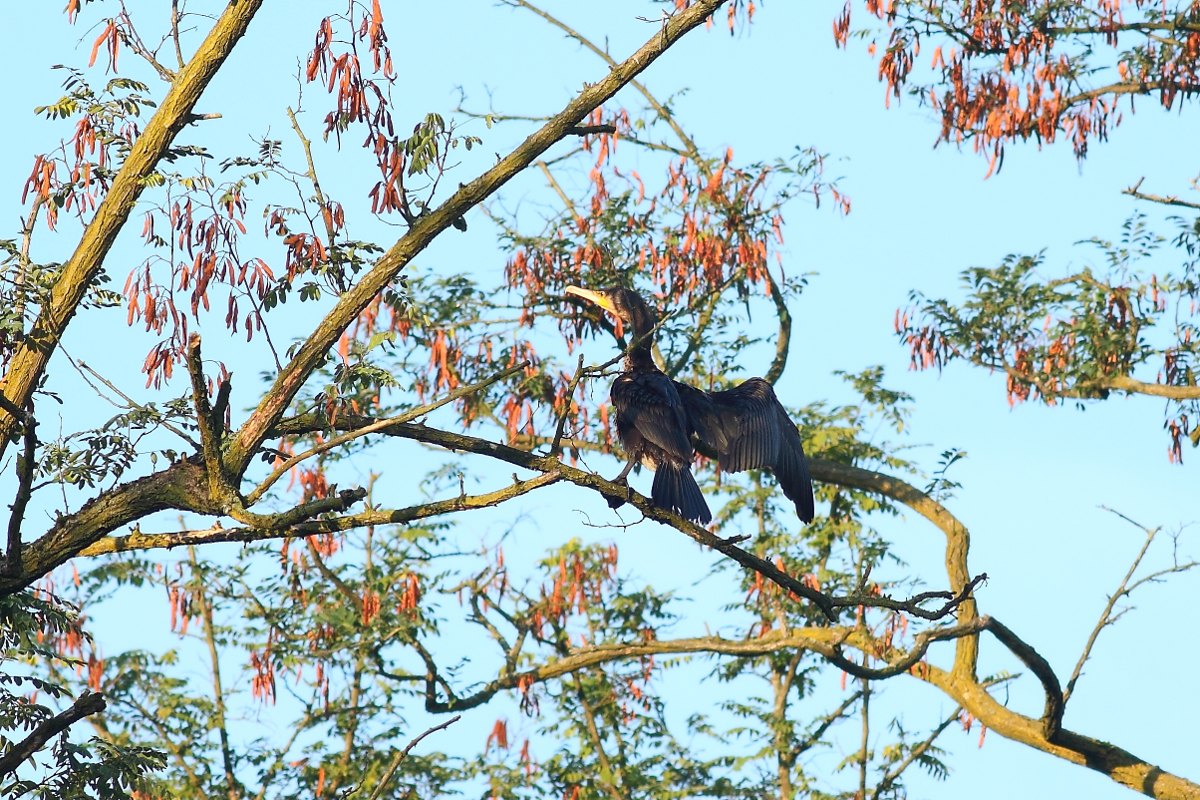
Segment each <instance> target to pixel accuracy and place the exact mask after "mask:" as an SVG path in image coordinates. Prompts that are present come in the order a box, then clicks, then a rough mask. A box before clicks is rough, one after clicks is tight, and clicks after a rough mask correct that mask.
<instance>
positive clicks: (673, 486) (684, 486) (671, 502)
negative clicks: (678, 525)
mask: <svg viewBox="0 0 1200 800" xmlns="http://www.w3.org/2000/svg"><path fill="white" fill-rule="evenodd" d="M650 496H651V497H652V498H653V499H654V504H655V505H656V506H658V507H659V508H666V509H670V510H671V511H674V512H676V513H678V514H679V516H681V517H683V518H685V519H690V520H692V521H694V522H699V523H700V524H701V525H707V524H708V523H710V522H712V512H711V511H709V510H708V503H706V502H705V501H704V495H702V494H701V493H700V486H699V485H698V484H697V483H696V479H695V478H694V477H693V476H692V472H691V470H689V469H688V468H687V466H686V465H679V466H676V465H673V464H660V465H659V466H658V468H657V469H656V470H655V471H654V485H653V486H652V487H651V489H650Z"/></svg>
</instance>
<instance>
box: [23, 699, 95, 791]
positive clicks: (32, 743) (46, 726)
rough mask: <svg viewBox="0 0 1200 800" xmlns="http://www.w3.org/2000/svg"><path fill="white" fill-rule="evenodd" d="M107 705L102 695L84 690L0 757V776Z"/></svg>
mask: <svg viewBox="0 0 1200 800" xmlns="http://www.w3.org/2000/svg"><path fill="white" fill-rule="evenodd" d="M107 705H108V703H107V702H106V701H105V700H104V695H102V694H96V693H94V692H89V691H87V690H86V689H85V690H84V692H83V694H81V695H80V696H79V699H78V700H76V701H75V702H74V703H72V704H71V707H70V708H68V709H67V710H66V711H63V712H61V713H59V714H56V715H54V716H53V717H51V718H50V719H48V720H45V721H43V722H42V723H40V724H39V725H38V726H37V727H36V728H34V729H33V733H31V734H29V735H28V736H26V737H25V739H24V740H22V741H21V742H20V743H19V744H16V745H14V746H13V748H12V749H11V750H9V751H8V752H7V753H5V754H4V755H3V756H0V776H3V775H8V774H10V773H12V772H15V771H16V769H17V767H19V766H21V764H22V763H23V762H24V761H25V759H27V758H30V757H31V756H33V755H34V754H35V753H37V752H38V751H39V750H41V749H42V746H43V745H45V744H46V742H48V741H50V739H51V738H53V737H54V736H56V735H58V734H60V733H62V732H63V731H65V730H66V729H67V728H69V727H71V726H72V725H74V724H75V723H76V722H78V721H79V720H81V719H83V718H84V717H87V716H91V715H92V714H96V713H99V712H101V711H103V710H104V708H105V706H107Z"/></svg>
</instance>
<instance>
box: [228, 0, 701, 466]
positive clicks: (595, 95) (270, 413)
mask: <svg viewBox="0 0 1200 800" xmlns="http://www.w3.org/2000/svg"><path fill="white" fill-rule="evenodd" d="M724 2H725V0H699V2H696V3H693V4H692V5H691V6H690V7H689V8H687V9H686V10H684V11H681V12H679V13H677V14H675V15H674V16H672V17H671V18H670V19H669V20H668V21H667V23H666V24H664V25H663V26H662V29H661V30H659V31H658V32H656V33H655V34H654V36H652V37H651V38H650V40H649V41H648V42H646V44H644V45H643V46H642V47H641V48H640V49H639V50H638V51H637V52H636V53H634V54H633V55H632V56H630V57H629V58H627V59H626V60H625V61H623V62H621V63H620V64H617V65H616V66H614V67H613V68H612V69H611V70H609V72H608V74H606V75H605V76H604V77H603V78H601V79H600V80H598V81H597V82H596V83H592V84H589V85H587V87H586V88H584V90H583V91H582V92H580V93H579V95H577V96H576V97H575V98H574V99H572V100H571V101H570V102H569V103H567V105H566V107H565V108H563V110H562V111H560V112H559V113H558V114H556V115H555V116H554V117H552V118H551V119H550V121H549V122H547V123H546V124H545V125H543V126H542V127H541V128H539V129H538V130H536V131H534V133H532V134H531V135H530V136H529V137H528V138H527V139H526V140H525V141H524V142H522V143H521V144H520V145H519V146H518V147H517V148H516V149H515V150H513V151H512V152H511V153H509V154H508V155H507V156H506V157H505V158H503V159H501V160H500V162H499V163H498V164H496V166H494V167H492V168H491V169H490V170H488V171H487V172H485V173H484V174H483V175H480V176H479V177H478V178H476V179H475V180H473V181H471V182H470V183H467V184H466V185H464V186H462V187H460V188H459V190H458V191H457V192H455V193H454V194H453V195H451V197H450V198H449V199H448V200H446V202H444V203H443V204H442V205H441V206H439V207H438V208H437V209H435V210H434V211H431V212H430V213H428V214H425V215H422V216H421V217H420V218H419V219H417V220H416V221H415V222H414V223H413V225H412V227H411V228H410V229H409V231H408V233H407V234H405V235H404V236H403V237H401V238H400V240H399V241H397V242H396V244H395V245H393V246H392V248H391V249H390V250H389V251H388V252H387V253H386V254H384V256H383V257H382V258H380V260H379V261H378V262H377V263H376V265H375V266H374V267H372V268H371V270H369V271H368V272H367V273H366V274H365V275H364V276H363V277H362V279H361V280H360V281H359V282H358V283H357V284H355V285H354V286H353V287H352V288H351V289H350V290H349V291H347V292H345V293H343V294H342V295H341V298H340V299H339V300H338V302H337V304H336V305H335V306H334V307H333V309H331V310H330V312H329V313H328V314H327V315H326V316H325V318H324V319H323V320H321V322H320V323H319V324H318V325H317V327H316V329H315V330H314V331H313V333H312V335H310V336H309V337H308V339H306V340H305V342H304V343H303V344H302V345H301V346H300V347H299V348H298V349H297V351H296V353H295V356H294V357H293V359H292V360H291V361H290V362H289V363H288V364H287V365H286V366H284V368H283V371H282V372H280V373H279V375H278V377H277V378H276V379H275V382H274V384H273V385H272V386H271V389H270V390H269V391H268V392H267V394H266V397H265V398H264V399H263V401H262V402H261V403H260V404H259V406H258V407H257V408H256V409H255V410H254V412H253V413H252V414H251V415H250V417H249V418H248V419H247V420H246V422H245V424H244V425H243V426H242V427H241V429H240V430H239V431H238V432H237V434H236V435H235V436H234V438H233V441H232V442H231V444H230V448H229V451H228V455H229V459H228V465H229V467H230V469H231V471H232V472H233V473H235V474H239V473H240V472H241V471H242V470H243V469H245V466H246V465H247V464H248V463H249V462H250V459H251V458H253V455H254V453H255V452H256V451H257V450H258V447H259V446H260V445H261V444H262V442H263V441H264V439H265V438H266V436H267V435H268V432H269V431H270V430H271V429H272V428H274V427H275V425H276V423H278V422H279V420H280V419H282V418H283V415H284V413H285V412H286V411H287V408H288V406H290V405H291V402H292V400H293V399H294V398H295V396H296V394H297V393H298V392H299V391H300V388H301V387H302V386H303V385H304V383H305V382H306V381H307V380H308V377H309V376H310V375H311V374H312V373H313V371H314V370H315V369H317V367H318V366H319V365H320V364H321V362H322V361H323V360H324V358H325V356H326V353H328V351H329V348H330V347H332V346H333V344H334V343H335V342H336V341H337V338H338V337H339V336H340V335H341V332H342V331H343V330H344V329H345V328H346V326H348V325H349V324H350V323H351V322H352V321H353V320H354V319H355V318H356V317H357V316H358V314H359V313H360V312H361V311H362V309H364V308H366V306H367V304H368V303H370V302H371V300H372V299H373V298H374V297H375V296H376V295H377V294H378V293H379V292H381V291H382V290H383V289H384V288H385V287H386V286H387V285H388V284H390V283H391V282H392V281H393V280H394V279H395V277H396V275H397V274H399V272H400V271H401V270H402V269H404V268H405V267H406V266H407V265H408V263H409V262H410V261H411V260H412V259H413V258H414V257H415V256H416V255H417V254H418V253H420V252H421V251H422V250H424V249H425V247H426V246H427V245H428V244H429V243H430V242H431V241H433V239H434V238H435V237H437V236H438V235H439V234H440V233H441V232H442V231H444V230H445V229H446V228H448V227H449V226H450V225H452V224H453V223H454V222H455V221H456V220H458V219H459V218H461V217H462V216H463V215H464V214H465V213H466V212H467V211H468V210H470V209H471V208H472V207H474V206H475V205H477V204H478V203H480V202H481V201H483V200H485V199H487V198H488V197H489V196H490V195H491V194H492V193H493V192H495V191H496V190H497V189H499V188H500V187H501V186H502V185H504V183H505V182H507V181H508V180H510V179H511V178H512V177H513V176H515V175H516V174H517V173H519V172H520V171H522V170H523V169H525V168H526V167H527V166H529V165H530V164H532V163H533V162H534V161H535V160H536V159H537V158H538V157H539V156H540V155H541V154H542V153H544V152H545V151H546V150H548V149H549V148H550V147H551V146H552V145H554V144H555V143H556V142H558V141H559V140H560V139H562V138H563V137H564V136H567V135H569V134H570V131H571V129H572V128H574V127H575V126H577V125H579V124H580V123H581V122H582V121H583V119H584V118H585V117H586V116H587V115H588V114H589V113H591V111H592V110H594V109H595V108H597V107H599V106H600V104H602V103H604V102H605V101H606V100H608V99H609V98H611V97H612V96H613V95H615V94H616V93H617V92H618V91H619V90H620V89H621V88H622V87H623V86H625V85H626V84H627V83H629V81H631V80H632V79H633V78H634V77H635V76H636V75H638V74H639V73H640V72H641V71H642V70H644V69H645V68H646V67H648V66H649V65H650V64H651V63H653V62H654V60H655V59H657V58H658V57H659V56H661V55H662V54H663V53H665V52H666V51H667V50H668V49H669V48H670V47H671V46H672V45H673V44H674V43H675V42H677V41H678V40H679V39H680V38H681V37H683V35H684V34H686V33H687V32H688V31H690V30H691V29H693V28H695V27H696V26H698V25H701V24H703V23H704V20H705V19H706V18H707V17H709V16H710V15H711V14H712V13H713V11H715V10H716V9H717V8H719V7H720V6H721V5H722V4H723V3H724Z"/></svg>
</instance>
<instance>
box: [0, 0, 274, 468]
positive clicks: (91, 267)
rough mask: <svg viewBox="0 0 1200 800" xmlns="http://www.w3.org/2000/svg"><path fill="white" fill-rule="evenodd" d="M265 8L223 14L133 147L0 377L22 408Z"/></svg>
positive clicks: (252, 4) (248, 0) (5, 434)
mask: <svg viewBox="0 0 1200 800" xmlns="http://www.w3.org/2000/svg"><path fill="white" fill-rule="evenodd" d="M262 3H263V0H239V2H231V3H228V4H226V6H225V10H224V12H223V13H222V14H221V16H220V17H219V18H218V19H217V21H216V23H214V25H213V27H212V30H211V31H209V33H208V35H207V36H206V37H205V38H204V41H203V42H201V43H200V46H199V47H198V48H197V49H196V53H195V55H193V56H192V59H191V61H189V62H188V64H187V66H185V67H183V68H182V69H181V70H180V71H179V73H178V75H177V76H176V78H175V81H174V82H173V83H172V84H171V88H170V90H168V92H167V94H166V97H164V98H163V100H162V103H161V104H160V105H159V107H158V110H157V111H156V112H155V114H154V116H152V117H151V118H150V120H149V121H148V122H147V123H146V127H145V128H144V129H143V130H142V132H141V134H140V135H139V136H138V138H137V141H136V142H134V144H133V147H132V148H131V149H130V151H129V155H128V157H127V158H126V159H125V163H124V164H122V165H121V169H120V170H119V171H118V172H117V174H116V175H115V176H114V177H113V180H112V184H111V185H110V186H109V188H108V193H107V194H106V195H105V197H104V200H103V201H101V203H100V205H99V206H98V207H97V208H96V214H95V216H94V217H93V219H92V222H91V224H89V225H88V227H87V230H85V231H84V233H83V236H82V237H81V238H80V240H79V245H78V246H77V247H76V248H75V252H74V253H73V254H72V255H71V257H70V258H69V259H68V260H67V262H66V263H65V264H64V265H63V268H62V273H61V275H60V276H59V278H58V279H57V280H55V282H54V285H53V287H52V288H51V290H50V296H49V297H48V298H47V299H46V301H45V302H44V303H42V306H41V308H42V311H41V313H40V314H39V315H38V318H37V319H36V320H35V321H34V323H33V326H32V328H31V329H30V331H29V335H28V336H27V337H25V338H24V339H23V340H22V341H21V342H20V344H19V345H18V346H17V348H16V350H15V351H14V352H13V355H12V360H11V361H10V362H9V364H8V370H7V371H6V372H5V374H4V376H3V378H2V379H0V392H2V393H3V394H4V395H5V396H6V397H7V398H8V399H9V400H11V401H12V403H13V404H14V405H16V406H17V407H18V408H26V407H28V405H29V403H30V401H31V400H32V399H33V393H34V390H35V389H36V388H37V386H38V385H39V384H40V382H41V379H42V376H43V374H44V372H45V369H46V365H47V364H48V363H49V362H50V357H51V355H53V353H54V351H55V349H56V348H57V347H58V343H59V341H60V340H61V339H62V335H63V332H64V331H65V330H66V328H67V325H68V323H70V321H71V318H72V317H74V315H75V311H76V309H77V308H78V307H79V303H80V302H81V301H82V300H83V298H84V296H85V295H86V293H87V291H88V289H89V288H90V287H91V285H92V282H93V281H94V280H95V278H96V276H97V275H98V274H99V272H100V269H101V267H102V265H103V263H104V259H105V258H106V257H107V256H108V252H109V250H110V249H111V248H112V245H113V242H114V241H115V240H116V237H117V234H118V233H119V232H120V231H121V229H122V228H123V227H124V226H125V223H126V222H127V221H128V219H129V215H130V213H131V212H132V211H133V207H134V203H136V202H137V198H138V196H139V195H140V194H141V192H142V189H143V187H144V186H145V185H146V184H145V180H146V178H147V177H148V176H149V175H150V174H151V173H153V172H154V170H155V169H156V168H157V166H158V164H159V162H160V161H161V160H162V158H163V156H165V155H166V153H167V151H168V148H169V147H170V146H171V143H172V141H174V139H175V136H176V135H177V134H178V133H179V131H180V130H182V129H183V127H184V126H185V125H186V124H187V123H188V122H189V120H190V119H191V116H192V112H193V110H194V109H195V107H196V102H197V101H198V100H199V99H200V95H201V93H202V92H203V91H204V90H205V88H207V86H208V84H209V82H210V81H211V80H212V78H213V76H214V75H216V73H217V71H218V70H219V69H220V68H221V66H222V65H223V64H224V63H225V60H226V59H227V58H228V57H229V54H230V53H231V52H232V51H233V48H234V46H235V45H236V44H237V43H238V41H239V40H240V39H241V38H242V37H243V36H244V35H245V33H246V29H247V28H248V27H249V25H250V21H251V20H252V19H254V15H255V14H256V13H258V9H259V7H261V6H262ZM17 424H18V419H17V417H16V416H15V415H14V414H13V413H12V412H11V411H10V410H9V409H8V408H5V407H0V455H2V454H3V452H4V448H5V447H7V445H8V441H9V440H10V439H11V438H12V434H13V431H14V429H15V428H16V426H17Z"/></svg>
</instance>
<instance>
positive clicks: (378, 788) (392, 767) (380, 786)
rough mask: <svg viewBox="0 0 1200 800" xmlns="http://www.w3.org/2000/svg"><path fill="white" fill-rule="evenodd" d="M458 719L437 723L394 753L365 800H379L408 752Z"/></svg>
mask: <svg viewBox="0 0 1200 800" xmlns="http://www.w3.org/2000/svg"><path fill="white" fill-rule="evenodd" d="M460 719H462V714H455V715H454V716H453V717H451V718H450V719H448V720H446V721H445V722H441V723H438V724H437V725H434V726H433V727H432V728H430V729H429V730H427V731H425V732H424V733H422V734H421V735H420V736H418V737H417V738H415V739H413V740H412V741H411V742H409V743H408V746H407V747H405V748H404V749H403V750H401V751H400V752H399V753H396V756H395V758H393V759H392V763H391V764H388V768H387V771H386V772H384V773H383V777H382V778H380V779H379V783H377V784H376V785H375V788H374V789H373V790H372V791H371V796H370V797H368V798H367V800H379V797H380V796H381V795H382V794H383V790H384V789H386V788H387V785H388V782H389V781H391V779H392V776H393V775H395V774H396V770H397V769H399V768H400V762H402V761H404V759H406V758H408V754H409V751H411V750H412V749H413V748H414V747H416V746H417V745H418V744H419V743H420V741H421V740H422V739H424V738H425V737H426V736H428V735H429V734H431V733H436V732H437V731H441V730H445V729H446V728H449V727H450V726H451V725H453V724H454V723H456V722H458V721H459V720H460Z"/></svg>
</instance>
